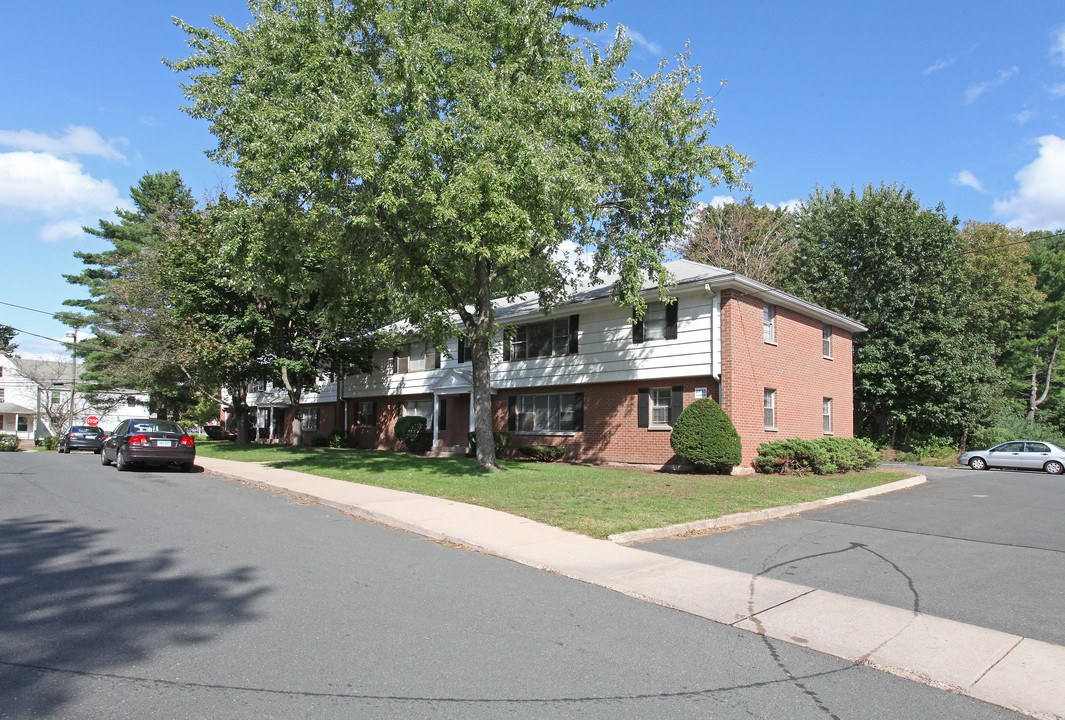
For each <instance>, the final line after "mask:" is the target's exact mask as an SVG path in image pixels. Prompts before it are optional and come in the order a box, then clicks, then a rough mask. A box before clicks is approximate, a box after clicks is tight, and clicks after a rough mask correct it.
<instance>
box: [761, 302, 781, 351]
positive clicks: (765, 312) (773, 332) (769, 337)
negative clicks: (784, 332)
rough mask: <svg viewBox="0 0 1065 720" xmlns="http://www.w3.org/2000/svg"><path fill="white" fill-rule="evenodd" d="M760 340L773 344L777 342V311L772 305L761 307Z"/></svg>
mask: <svg viewBox="0 0 1065 720" xmlns="http://www.w3.org/2000/svg"><path fill="white" fill-rule="evenodd" d="M762 340H763V341H764V342H767V343H774V344H775V343H776V341H777V309H776V307H775V306H773V305H763V306H762Z"/></svg>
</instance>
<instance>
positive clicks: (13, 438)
mask: <svg viewBox="0 0 1065 720" xmlns="http://www.w3.org/2000/svg"><path fill="white" fill-rule="evenodd" d="M0 452H18V436H17V435H0Z"/></svg>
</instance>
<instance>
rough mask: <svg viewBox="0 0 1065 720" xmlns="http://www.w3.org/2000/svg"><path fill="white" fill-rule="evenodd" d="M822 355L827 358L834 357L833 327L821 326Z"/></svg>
mask: <svg viewBox="0 0 1065 720" xmlns="http://www.w3.org/2000/svg"><path fill="white" fill-rule="evenodd" d="M821 354H822V355H824V356H825V357H826V358H831V357H832V326H831V325H822V326H821Z"/></svg>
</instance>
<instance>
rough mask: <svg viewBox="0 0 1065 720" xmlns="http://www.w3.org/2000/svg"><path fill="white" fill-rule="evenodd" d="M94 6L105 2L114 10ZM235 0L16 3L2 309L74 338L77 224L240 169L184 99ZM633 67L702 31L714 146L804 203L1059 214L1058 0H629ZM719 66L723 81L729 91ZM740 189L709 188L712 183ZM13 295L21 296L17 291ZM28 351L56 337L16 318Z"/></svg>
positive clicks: (616, 8)
mask: <svg viewBox="0 0 1065 720" xmlns="http://www.w3.org/2000/svg"><path fill="white" fill-rule="evenodd" d="M101 8H106V9H105V10H101ZM212 14H214V15H221V16H223V17H225V18H226V19H227V20H230V21H232V22H235V23H237V24H241V25H243V24H245V23H246V22H247V20H248V17H249V14H248V10H247V7H246V5H245V3H244V2H243V1H242V0H173V2H161V1H160V0H110V1H109V2H107V3H99V4H98V3H85V2H81V1H79V2H70V1H67V0H61V1H60V2H52V3H43V2H38V3H14V4H11V5H10V6H9V7H8V8H6V12H5V28H6V30H5V38H4V42H3V43H0V68H3V69H2V70H0V73H2V75H3V94H4V96H5V97H4V102H3V103H0V238H2V252H3V258H4V262H3V267H4V268H5V269H6V272H4V274H3V275H4V281H3V284H2V285H0V303H4V304H0V323H4V324H8V325H12V326H14V327H16V328H19V329H21V330H24V331H27V333H35V334H37V335H43V336H45V337H49V338H62V337H63V335H64V332H65V328H64V327H63V326H62V325H60V324H59V323H57V322H55V321H54V320H52V319H51V318H50V317H48V315H46V314H41V313H39V312H34V310H42V311H46V312H55V311H57V310H61V309H62V301H63V300H65V299H67V298H73V297H81V296H82V292H81V290H82V289H81V288H80V287H77V286H73V285H69V284H68V283H66V282H65V281H64V280H63V277H62V276H63V274H64V273H77V272H79V271H80V269H81V267H82V264H81V262H80V261H79V260H77V259H76V258H74V256H73V253H74V251H76V250H89V251H96V250H103V249H106V247H107V244H106V243H103V242H101V241H99V240H97V239H95V238H93V237H91V236H89V235H86V234H84V233H82V232H81V231H80V227H81V226H82V225H86V224H87V225H93V226H94V225H96V223H97V222H98V220H99V219H100V218H103V217H110V214H111V211H112V210H113V209H114V208H115V207H116V206H118V205H124V204H125V203H127V202H128V196H129V188H130V186H131V185H134V184H135V183H136V182H137V180H138V179H139V178H140V177H141V176H142V175H143V174H144V173H146V172H155V171H165V170H174V169H176V170H179V171H180V172H181V174H182V177H183V178H184V180H185V182H186V183H187V184H188V185H189V186H190V187H191V188H192V189H193V192H194V193H195V194H196V196H197V197H202V196H204V195H208V194H212V193H213V191H214V190H215V189H216V188H218V187H219V186H226V187H229V185H230V184H229V182H228V180H227V177H228V172H227V171H226V169H224V168H219V167H217V166H215V165H213V164H211V163H210V162H209V161H208V160H207V159H206V157H205V156H204V151H205V150H207V149H209V148H210V147H212V138H211V135H210V133H209V132H208V130H207V126H206V124H205V123H204V122H202V121H198V120H192V119H190V118H189V117H188V116H186V115H185V114H184V113H182V112H181V111H180V109H179V108H180V106H181V104H182V102H183V98H182V95H181V89H180V81H181V79H182V78H181V77H180V76H179V75H177V74H175V73H173V72H172V71H170V70H168V69H167V68H165V67H164V66H163V64H162V62H161V58H163V57H171V58H180V57H185V56H186V55H187V54H188V50H187V46H186V45H185V37H184V35H183V34H182V33H181V32H180V31H179V30H178V29H177V28H176V27H174V25H173V24H172V22H171V19H170V18H171V16H175V15H176V16H178V17H181V18H182V19H184V20H186V21H188V22H190V23H192V24H193V25H199V26H202V25H208V24H210V16H211V15H212ZM595 17H596V18H597V19H599V20H602V21H604V22H607V23H609V24H610V25H611V26H616V25H617V24H618V23H620V24H623V25H624V26H625V27H626V28H627V29H628V31H629V33H630V36H631V37H633V39H634V41H635V45H634V48H633V53H632V56H631V65H632V68H633V69H634V70H637V71H640V72H642V73H649V72H651V71H653V69H654V67H655V66H656V64H657V62H658V60H659V59H661V58H663V57H672V56H673V54H674V53H675V52H677V51H680V50H683V48H684V47H685V43H690V47H691V53H692V59H693V62H695V63H697V64H699V65H701V66H702V70H703V89H704V90H705V92H706V93H707V94H708V95H715V94H716V100H715V105H716V108H717V112H718V116H719V124H718V126H717V128H716V131H715V132H714V134H713V136H712V140H713V142H714V143H715V144H731V145H733V146H734V147H735V148H736V149H737V150H738V151H740V152H743V153H745V154H747V155H749V156H750V157H751V158H752V159H753V160H754V161H755V163H756V165H755V168H754V170H753V171H752V173H751V174H750V175H749V177H748V181H749V182H750V185H751V189H750V192H751V194H752V195H753V197H754V199H755V201H756V202H758V203H770V204H774V205H780V204H787V203H797V202H800V201H802V200H804V199H806V198H807V197H809V195H810V193H811V191H812V190H813V188H814V187H815V186H818V185H820V186H823V187H830V186H832V185H833V184H835V185H839V186H841V187H844V188H850V187H852V186H857V187H859V188H860V187H862V186H863V185H865V184H867V183H870V182H871V183H880V182H881V181H885V182H888V183H899V184H904V185H906V186H907V187H909V188H911V189H913V190H914V192H915V193H916V194H917V196H918V197H919V198H920V199H921V201H922V202H923V203H924V204H925V205H927V206H935V205H938V204H939V203H943V205H944V206H945V207H946V209H947V212H948V213H950V214H951V215H957V216H958V217H959V218H960V219H961V220H962V221H963V222H964V221H965V220H978V221H994V222H1002V223H1005V224H1007V225H1009V226H1011V227H1021V228H1024V229H1025V230H1035V229H1058V228H1063V227H1065V4H1063V3H1061V2H1060V1H1059V2H1024V1H1023V0H1021V1H1019V2H1009V3H1006V2H989V1H988V0H977V1H976V2H973V1H972V0H970V1H968V2H921V3H916V2H894V3H855V2H853V1H851V2H819V1H818V0H808V1H807V2H802V3H799V2H783V1H779V2H769V1H765V2H757V1H756V0H750V1H747V2H738V3H737V2H733V3H713V2H706V1H689V0H675V1H671V0H662V1H660V2H647V1H646V0H618V1H616V2H613V3H611V4H610V5H608V6H607V7H606V8H604V9H602V10H599V11H597V12H596V14H595ZM722 80H725V81H727V84H726V85H725V86H724V87H723V88H719V84H720V82H721V81H722ZM745 195H746V191H734V190H730V189H728V188H725V187H716V188H707V189H706V190H705V191H704V192H703V195H702V196H701V198H700V199H701V200H702V201H704V202H713V201H714V200H715V199H718V201H720V198H727V197H730V196H731V197H736V198H741V197H744V196H745ZM13 305H20V306H23V307H24V308H30V309H22V308H18V307H13ZM16 341H17V342H18V343H19V345H20V348H19V351H20V352H23V353H55V352H62V348H61V346H59V345H58V344H56V343H55V342H50V341H48V340H44V339H40V338H37V337H33V336H32V335H30V334H20V335H19V336H18V337H17V338H16Z"/></svg>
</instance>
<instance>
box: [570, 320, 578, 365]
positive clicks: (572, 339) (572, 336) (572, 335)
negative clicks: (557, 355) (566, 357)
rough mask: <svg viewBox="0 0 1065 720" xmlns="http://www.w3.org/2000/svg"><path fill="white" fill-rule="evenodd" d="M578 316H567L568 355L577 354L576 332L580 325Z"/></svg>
mask: <svg viewBox="0 0 1065 720" xmlns="http://www.w3.org/2000/svg"><path fill="white" fill-rule="evenodd" d="M580 317H581V316H580V315H570V316H569V354H570V355H576V354H577V330H578V327H579V324H580Z"/></svg>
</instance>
